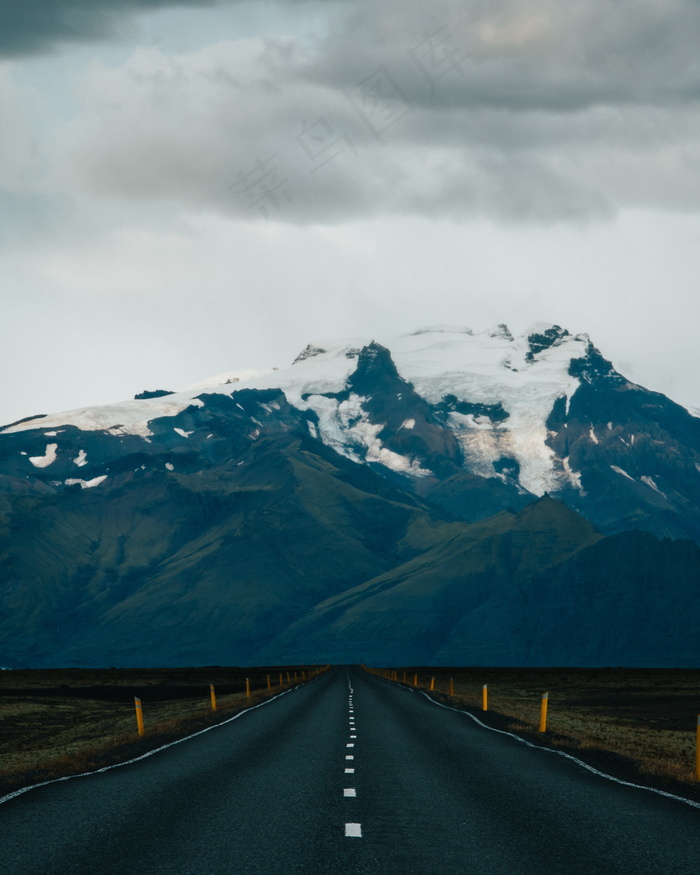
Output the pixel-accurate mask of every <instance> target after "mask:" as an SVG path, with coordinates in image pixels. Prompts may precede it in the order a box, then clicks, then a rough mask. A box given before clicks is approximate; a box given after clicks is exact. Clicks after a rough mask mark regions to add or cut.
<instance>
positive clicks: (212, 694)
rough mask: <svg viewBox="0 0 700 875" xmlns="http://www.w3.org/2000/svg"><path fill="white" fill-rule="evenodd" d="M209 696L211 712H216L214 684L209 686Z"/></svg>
mask: <svg viewBox="0 0 700 875" xmlns="http://www.w3.org/2000/svg"><path fill="white" fill-rule="evenodd" d="M209 695H210V696H211V710H212V711H216V690H215V689H214V684H209Z"/></svg>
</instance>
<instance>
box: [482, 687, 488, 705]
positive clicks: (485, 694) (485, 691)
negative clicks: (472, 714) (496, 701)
mask: <svg viewBox="0 0 700 875" xmlns="http://www.w3.org/2000/svg"><path fill="white" fill-rule="evenodd" d="M481 710H482V711H488V710H489V685H488V684H484V686H483V688H482V690H481Z"/></svg>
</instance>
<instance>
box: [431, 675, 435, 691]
mask: <svg viewBox="0 0 700 875" xmlns="http://www.w3.org/2000/svg"><path fill="white" fill-rule="evenodd" d="M430 689H431V690H434V689H435V678H430Z"/></svg>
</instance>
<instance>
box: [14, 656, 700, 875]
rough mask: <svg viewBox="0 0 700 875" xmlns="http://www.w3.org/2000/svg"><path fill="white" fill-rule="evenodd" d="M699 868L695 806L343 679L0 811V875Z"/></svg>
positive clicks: (415, 697) (325, 679)
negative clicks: (617, 779) (8, 874)
mask: <svg viewBox="0 0 700 875" xmlns="http://www.w3.org/2000/svg"><path fill="white" fill-rule="evenodd" d="M698 871H700V809H698V808H694V807H692V806H691V805H688V804H684V803H683V802H680V801H676V800H674V799H669V798H665V797H663V796H659V795H657V794H654V793H652V792H648V791H645V790H639V789H635V788H632V787H627V786H623V785H621V784H619V783H615V782H613V781H609V780H605V779H603V778H601V777H599V776H597V775H595V774H592V773H590V772H588V771H586V770H585V769H583V768H582V767H581V766H580V765H577V764H576V763H574V762H571V761H569V760H567V759H565V758H563V757H561V756H558V755H556V754H554V753H551V752H548V751H545V750H540V749H533V748H530V747H528V746H526V745H524V744H522V743H518V742H517V741H515V740H514V739H513V738H511V737H508V736H506V735H501V734H497V733H495V732H492V731H489V730H487V729H484V728H481V727H480V726H478V725H477V724H476V723H475V722H474V721H473V720H471V719H470V718H469V717H468V716H465V715H464V714H460V713H457V712H455V711H451V710H449V709H446V708H441V707H439V706H437V705H435V704H433V703H431V702H430V701H428V699H427V698H426V697H425V696H423V695H421V694H420V693H419V692H417V691H414V690H412V689H410V688H408V689H407V688H404V687H401V686H397V685H395V684H389V683H386V682H384V681H382V680H380V679H378V678H375V677H372V676H369V675H367V674H365V673H364V672H362V671H361V670H360V669H357V668H350V669H348V670H346V669H343V668H335V669H332V670H331V671H330V672H329V673H327V674H325V675H322V676H321V677H319V678H317V679H315V680H313V681H311V682H309V683H307V684H305V685H302V686H301V687H299V688H297V689H295V690H292V691H289V692H287V693H285V694H283V695H280V696H279V697H277V698H275V699H273V700H271V701H269V702H268V703H266V704H264V705H262V706H258V707H257V708H255V709H254V710H251V711H248V712H246V713H245V714H243V715H241V716H240V717H238V718H237V719H235V720H233V721H231V722H229V723H227V724H226V725H223V726H219V727H216V728H214V729H212V730H210V731H208V732H205V733H204V734H201V735H198V736H197V737H194V738H191V739H189V740H186V741H184V742H182V743H180V744H176V745H174V746H172V747H169V748H167V749H166V750H162V751H160V752H159V753H157V754H155V755H153V756H151V757H149V758H147V759H144V760H142V761H140V762H138V763H134V764H131V765H125V766H121V767H119V768H114V769H111V770H110V771H107V772H103V773H100V774H94V775H90V776H87V777H80V778H75V779H71V780H69V781H62V782H59V783H53V784H49V785H47V786H45V787H40V788H37V789H33V790H30V791H29V792H27V793H24V794H22V795H20V796H17V797H15V798H12V799H9V800H8V801H5V802H2V803H1V804H0V872H3V873H4V872H7V873H18V875H25V873H26V875H29V873H41V875H81V873H91V875H92V873H100V875H102V873H117V872H118V873H127V872H129V873H130V872H134V873H144V875H150V873H160V872H162V873H166V872H167V873H183V875H185V873H186V875H199V873H212V875H213V873H242V875H247V873H264V875H277V873H285V875H286V873H305V875H314V873H329V875H331V873H332V875H356V873H375V875H377V873H381V875H384V873H402V875H403V873H406V875H410V873H420V875H430V873H440V875H444V873H453V872H454V873H462V872H464V873H467V872H470V873H471V872H478V873H499V875H518V873H538V875H542V873H544V875H549V873H567V875H571V873H586V875H589V873H590V875H593V873H635V875H645V873H649V875H660V873H663V875H670V873H683V875H690V873H696V872H698Z"/></svg>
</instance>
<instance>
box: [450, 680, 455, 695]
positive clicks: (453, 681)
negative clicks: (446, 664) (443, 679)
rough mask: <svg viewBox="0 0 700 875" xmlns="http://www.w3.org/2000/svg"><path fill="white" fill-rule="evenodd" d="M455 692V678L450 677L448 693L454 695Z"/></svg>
mask: <svg viewBox="0 0 700 875" xmlns="http://www.w3.org/2000/svg"><path fill="white" fill-rule="evenodd" d="M454 694H455V679H454V678H450V695H451V696H454Z"/></svg>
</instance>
